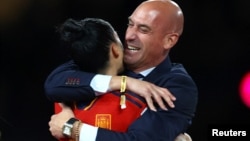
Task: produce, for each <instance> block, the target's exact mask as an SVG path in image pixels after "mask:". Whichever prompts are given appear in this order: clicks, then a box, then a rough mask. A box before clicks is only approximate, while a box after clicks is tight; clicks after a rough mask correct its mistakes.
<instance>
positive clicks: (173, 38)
mask: <svg viewBox="0 0 250 141" xmlns="http://www.w3.org/2000/svg"><path fill="white" fill-rule="evenodd" d="M178 39H179V34H178V33H171V34H167V35H166V36H165V38H164V41H163V42H164V48H165V49H170V48H172V47H173V46H174V45H175V44H176V43H177V41H178Z"/></svg>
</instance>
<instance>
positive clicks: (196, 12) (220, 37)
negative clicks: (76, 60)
mask: <svg viewBox="0 0 250 141" xmlns="http://www.w3.org/2000/svg"><path fill="white" fill-rule="evenodd" d="M141 2H142V0H133V1H132V0H130V1H128V0H102V1H94V0H22V1H21V0H0V33H1V36H0V46H1V85H0V137H1V139H0V140H1V141H16V140H25V141H34V140H35V141H45V140H46V141H55V139H54V138H53V137H52V136H51V135H50V133H49V131H48V121H49V119H50V116H51V115H52V113H53V104H52V103H51V102H50V101H49V100H48V99H47V98H46V97H45V94H44V91H43V84H44V81H45V79H46V77H47V75H48V74H49V73H50V72H51V71H52V70H53V69H54V68H55V67H56V66H57V65H59V64H61V63H62V62H64V60H65V57H64V55H65V54H64V52H62V51H61V50H60V48H59V46H58V45H59V44H58V37H57V35H56V33H55V27H56V26H57V25H59V24H61V23H62V22H63V21H65V20H66V19H67V18H74V19H83V18H85V17H97V18H103V19H105V20H108V21H109V22H110V23H111V24H112V25H113V26H114V27H115V29H116V30H117V32H118V34H119V36H120V37H121V39H123V38H124V33H125V30H126V26H127V18H128V16H129V15H130V14H131V13H132V12H133V10H134V9H135V7H136V6H137V5H138V4H139V3H141ZM176 2H177V3H178V4H179V5H180V7H181V8H182V10H183V12H184V15H185V28H184V34H183V35H182V36H181V38H180V41H179V42H178V44H177V45H176V46H175V47H174V48H173V50H172V52H171V54H170V55H171V58H172V61H173V62H181V63H182V64H183V65H184V66H185V67H186V69H187V70H188V72H189V73H190V75H191V76H192V77H193V79H194V80H195V82H196V83H197V85H198V88H199V103H198V106H197V112H196V116H195V118H194V121H193V125H192V126H191V127H190V129H189V130H188V133H189V134H190V135H191V136H192V138H193V140H194V141H206V140H207V137H208V132H207V131H208V129H209V127H210V126H211V125H228V126H229V127H230V126H233V125H236V126H241V125H244V126H246V125H250V120H249V119H250V106H249V105H250V104H249V103H250V102H249V99H250V98H249V97H250V94H249V89H250V84H247V83H244V82H247V81H244V80H247V79H243V78H244V77H246V76H249V73H250V58H249V54H250V42H249V37H250V36H249V32H250V18H249V17H250V9H249V4H250V2H249V1H247V0H241V1H239V0H214V1H213V0H212V1H198V0H189V1H184V0H176ZM240 88H244V89H240ZM243 96H244V100H243V99H242V97H243ZM247 98H248V99H247ZM247 102H248V104H247Z"/></svg>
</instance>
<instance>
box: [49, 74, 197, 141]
mask: <svg viewBox="0 0 250 141" xmlns="http://www.w3.org/2000/svg"><path fill="white" fill-rule="evenodd" d="M166 80H167V79H166ZM180 81H181V82H182V83H180ZM162 83H164V84H166V85H164V86H168V87H170V88H169V90H170V91H171V92H173V93H174V94H175V96H176V97H177V100H176V101H175V108H173V109H172V108H171V109H169V110H168V111H165V110H161V109H160V108H158V109H157V112H154V111H151V110H147V111H146V112H145V113H144V114H143V115H142V116H141V117H140V118H138V119H137V120H136V121H135V122H134V123H132V124H131V125H130V126H129V129H128V131H127V132H126V133H119V132H115V131H110V130H106V129H102V128H97V127H93V126H90V125H87V124H84V123H83V125H82V128H81V130H80V131H81V134H80V141H86V140H88V141H106V140H107V141H117V140H120V141H127V140H136V141H152V140H164V141H173V140H174V139H175V137H176V136H177V135H178V134H180V133H182V132H185V130H186V129H187V128H188V126H189V125H190V122H191V120H192V117H193V116H194V111H195V108H196V104H197V89H196V86H195V85H194V83H193V82H192V80H191V79H190V78H188V77H182V76H181V75H180V76H173V77H172V80H171V83H166V82H164V81H162ZM65 115H67V116H65ZM73 116H74V115H73V114H72V113H71V115H70V116H69V114H68V113H67V112H64V113H60V115H53V116H52V118H51V121H50V122H49V125H50V131H51V133H52V135H54V136H56V137H60V136H62V133H61V132H60V130H61V128H62V126H63V124H64V123H65V122H66V121H67V120H68V119H69V118H70V117H73ZM58 121H61V122H60V123H58ZM121 122H122V119H121ZM55 131H57V132H55ZM89 131H91V133H89ZM93 133H96V134H93ZM91 135H92V136H91Z"/></svg>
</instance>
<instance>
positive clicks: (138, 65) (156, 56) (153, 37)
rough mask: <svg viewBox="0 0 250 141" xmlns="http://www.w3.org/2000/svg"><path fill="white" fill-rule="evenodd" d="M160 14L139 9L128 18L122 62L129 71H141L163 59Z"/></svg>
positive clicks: (146, 8)
mask: <svg viewBox="0 0 250 141" xmlns="http://www.w3.org/2000/svg"><path fill="white" fill-rule="evenodd" d="M160 14H161V13H160V11H158V10H153V9H150V8H148V7H140V8H137V9H136V10H135V11H134V13H133V14H132V15H131V16H130V17H129V23H128V28H127V31H126V36H125V41H126V46H125V50H124V62H125V64H126V65H127V67H128V68H129V69H131V70H134V71H142V70H145V69H148V68H151V67H154V66H156V65H158V64H159V62H161V61H162V59H163V58H164V47H163V39H164V33H165V31H164V30H163V29H164V28H163V27H164V25H163V24H162V18H160Z"/></svg>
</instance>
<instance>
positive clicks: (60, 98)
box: [44, 61, 175, 111]
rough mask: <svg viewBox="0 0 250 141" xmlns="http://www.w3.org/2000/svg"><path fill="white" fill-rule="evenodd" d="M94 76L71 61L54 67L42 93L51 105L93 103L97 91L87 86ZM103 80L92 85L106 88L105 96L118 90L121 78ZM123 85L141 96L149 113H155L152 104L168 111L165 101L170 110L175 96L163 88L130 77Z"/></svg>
mask: <svg viewBox="0 0 250 141" xmlns="http://www.w3.org/2000/svg"><path fill="white" fill-rule="evenodd" d="M95 76H96V74H92V73H87V72H83V71H80V70H79V68H78V66H77V65H76V64H75V63H74V62H73V61H69V62H67V63H65V64H63V65H61V66H59V67H58V68H56V69H55V70H54V71H52V72H51V74H50V75H49V76H48V78H47V79H46V81H45V85H44V86H45V87H44V88H45V94H46V96H47V97H48V98H49V99H50V100H51V101H54V102H72V101H78V100H82V101H90V100H93V99H94V98H95V97H96V94H97V93H98V92H100V91H98V90H97V89H95V88H93V87H91V85H90V84H91V83H92V82H93V81H92V80H93V78H94V77H95ZM96 77H97V76H96ZM103 77H104V76H101V79H96V80H95V86H96V87H97V88H99V89H100V87H99V86H105V87H106V88H104V90H101V91H102V93H105V92H106V91H108V90H109V91H111V90H119V89H120V87H121V76H112V78H111V80H110V79H105V80H104V79H102V78H103ZM110 77H111V76H110ZM126 86H127V90H130V91H132V92H134V93H136V94H138V95H140V96H142V97H144V98H145V99H146V101H147V104H148V106H149V108H150V109H151V110H154V111H155V110H156V108H155V105H154V104H153V103H154V102H156V103H157V104H158V105H159V106H160V107H161V108H162V109H164V110H167V108H166V104H165V103H164V101H165V102H167V104H168V105H169V106H170V107H171V108H173V107H174V104H173V101H174V100H175V97H174V96H173V95H172V94H171V93H170V92H169V91H168V90H167V89H166V88H161V87H158V86H156V85H154V84H152V83H149V82H146V81H141V80H137V79H134V78H130V77H127V83H126ZM101 89H102V88H101ZM105 89H106V90H105ZM98 94H100V93H98Z"/></svg>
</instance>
